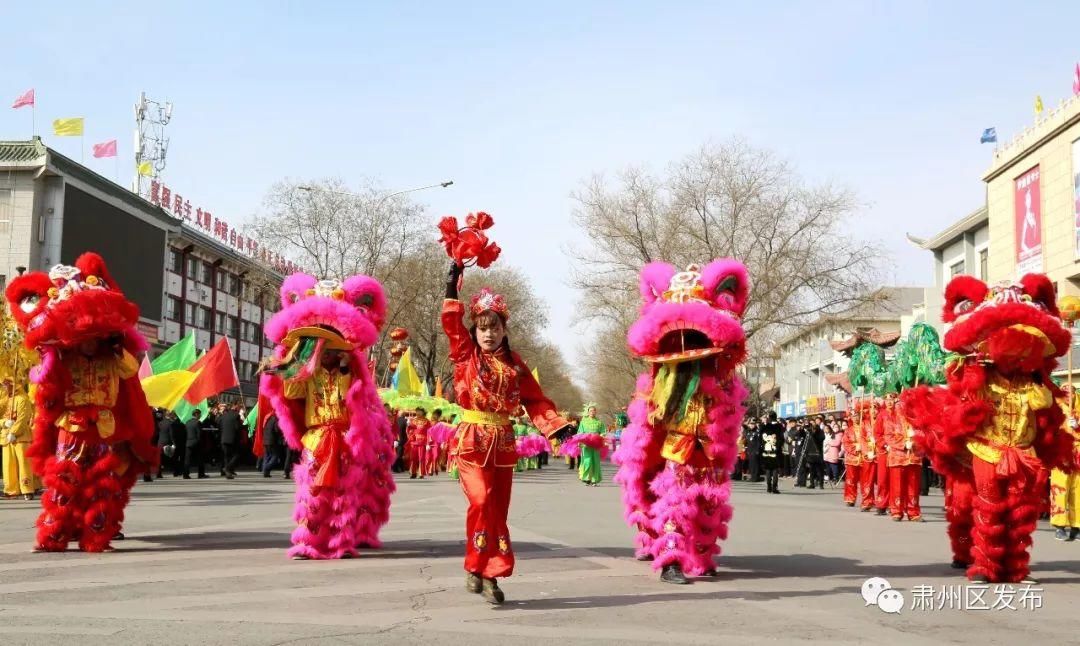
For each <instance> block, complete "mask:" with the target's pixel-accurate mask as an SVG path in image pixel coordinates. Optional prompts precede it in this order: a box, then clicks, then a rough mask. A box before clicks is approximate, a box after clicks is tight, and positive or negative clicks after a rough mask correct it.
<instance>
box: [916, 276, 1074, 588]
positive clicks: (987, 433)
mask: <svg viewBox="0 0 1080 646" xmlns="http://www.w3.org/2000/svg"><path fill="white" fill-rule="evenodd" d="M942 318H943V319H944V320H945V322H947V323H951V324H952V327H951V328H950V329H949V331H948V332H947V333H946V334H945V340H944V346H945V349H946V350H950V351H952V352H955V353H958V354H959V355H960V357H959V359H958V360H956V361H954V362H952V363H950V364H949V365H948V367H947V369H946V381H947V384H946V386H945V387H944V388H927V387H919V388H913V389H910V390H907V391H905V393H904V396H903V412H904V414H905V416H906V417H907V418H908V421H909V423H911V425H912V427H913V428H914V429H916V433H915V437H914V439H915V442H916V444H917V445H919V446H920V448H923V449H924V450H925V451H926V454H927V455H928V456H929V457H930V459H931V460H932V461H933V463H934V467H935V469H937V470H938V471H939V472H940V473H944V474H945V475H946V477H947V478H948V483H949V490H948V491H947V495H948V498H949V499H948V501H947V502H948V505H949V507H948V514H947V521H948V532H949V538H950V540H951V543H952V550H953V565H954V567H964V566H965V565H966V566H968V567H967V576H968V578H969V579H970V580H971V581H973V582H979V583H983V582H995V583H998V582H1000V583H1017V582H1020V583H1034V581H1033V580H1032V579H1031V577H1030V568H1029V561H1030V555H1029V553H1028V548H1030V547H1031V534H1032V531H1033V530H1034V529H1035V525H1036V522H1037V520H1038V517H1039V511H1040V508H1041V507H1042V504H1043V496H1044V495H1045V494H1044V492H1045V485H1046V481H1045V478H1046V475H1045V474H1046V470H1047V469H1049V468H1053V467H1064V468H1071V466H1072V456H1071V453H1072V437H1071V436H1070V435H1069V434H1068V433H1066V432H1065V431H1064V429H1063V427H1062V425H1063V423H1064V414H1063V413H1062V411H1061V408H1060V407H1059V406H1058V405H1057V404H1056V402H1055V399H1056V397H1057V396H1059V395H1060V390H1058V388H1057V387H1056V386H1055V385H1054V383H1053V382H1052V381H1051V380H1050V374H1051V372H1052V371H1053V370H1054V368H1055V366H1056V365H1057V357H1060V356H1062V355H1063V354H1065V353H1066V352H1067V351H1068V350H1069V345H1070V343H1071V335H1070V334H1069V332H1068V330H1066V329H1065V328H1064V327H1063V326H1062V323H1061V319H1060V316H1059V313H1058V308H1057V305H1056V303H1055V302H1054V286H1053V284H1052V283H1051V282H1050V280H1049V279H1048V278H1047V277H1046V276H1044V275H1041V274H1028V275H1026V276H1024V277H1023V278H1022V279H1021V280H1020V281H1019V282H1018V283H1008V282H1006V283H1001V284H997V285H994V286H992V287H988V286H987V285H986V284H984V283H983V282H982V281H980V280H977V279H975V278H972V277H971V276H958V277H956V278H954V279H953V280H952V281H951V282H950V283H949V284H948V286H947V287H946V289H945V310H944V313H943V317H942Z"/></svg>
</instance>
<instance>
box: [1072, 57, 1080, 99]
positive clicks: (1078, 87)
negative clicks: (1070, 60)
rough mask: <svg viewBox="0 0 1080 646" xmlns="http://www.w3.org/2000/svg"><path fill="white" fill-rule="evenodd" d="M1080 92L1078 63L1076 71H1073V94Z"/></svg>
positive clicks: (1079, 66) (1079, 67) (1079, 65)
mask: <svg viewBox="0 0 1080 646" xmlns="http://www.w3.org/2000/svg"><path fill="white" fill-rule="evenodd" d="M1078 94H1080V63H1077V64H1076V71H1075V72H1073V95H1074V96H1076V95H1078Z"/></svg>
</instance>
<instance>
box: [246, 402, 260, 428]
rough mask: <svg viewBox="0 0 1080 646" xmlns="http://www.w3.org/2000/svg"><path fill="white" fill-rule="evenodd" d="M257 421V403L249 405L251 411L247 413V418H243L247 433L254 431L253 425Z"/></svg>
mask: <svg viewBox="0 0 1080 646" xmlns="http://www.w3.org/2000/svg"><path fill="white" fill-rule="evenodd" d="M258 423H259V405H258V404H255V405H254V406H252V407H251V412H250V413H248V416H247V419H245V420H244V424H245V425H246V426H247V427H248V435H251V434H252V433H254V432H255V425H256V424H258Z"/></svg>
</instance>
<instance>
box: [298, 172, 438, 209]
mask: <svg viewBox="0 0 1080 646" xmlns="http://www.w3.org/2000/svg"><path fill="white" fill-rule="evenodd" d="M453 185H454V180H452V179H448V180H446V181H445V182H439V183H438V184H428V185H427V186H417V187H416V188H407V189H405V190H404V191H397V192H396V193H390V194H389V195H384V196H382V197H381V198H379V201H378V202H376V203H375V209H378V208H379V207H380V206H382V205H383V202H385V201H386V200H389V199H390V198H392V197H397V196H398V195H405V194H406V193H415V192H417V191H426V190H427V189H429V188H447V187H450V186H453ZM296 188H298V189H300V190H301V191H308V192H309V193H310V192H314V191H323V192H325V193H334V194H336V195H349V196H351V197H361V196H360V195H357V194H356V193H351V192H349V191H334V190H331V189H329V188H322V187H320V186H306V185H305V186H297V187H296Z"/></svg>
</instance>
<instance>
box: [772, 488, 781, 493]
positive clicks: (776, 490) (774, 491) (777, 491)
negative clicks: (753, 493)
mask: <svg viewBox="0 0 1080 646" xmlns="http://www.w3.org/2000/svg"><path fill="white" fill-rule="evenodd" d="M772 492H773V493H780V490H779V489H773V490H772Z"/></svg>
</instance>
